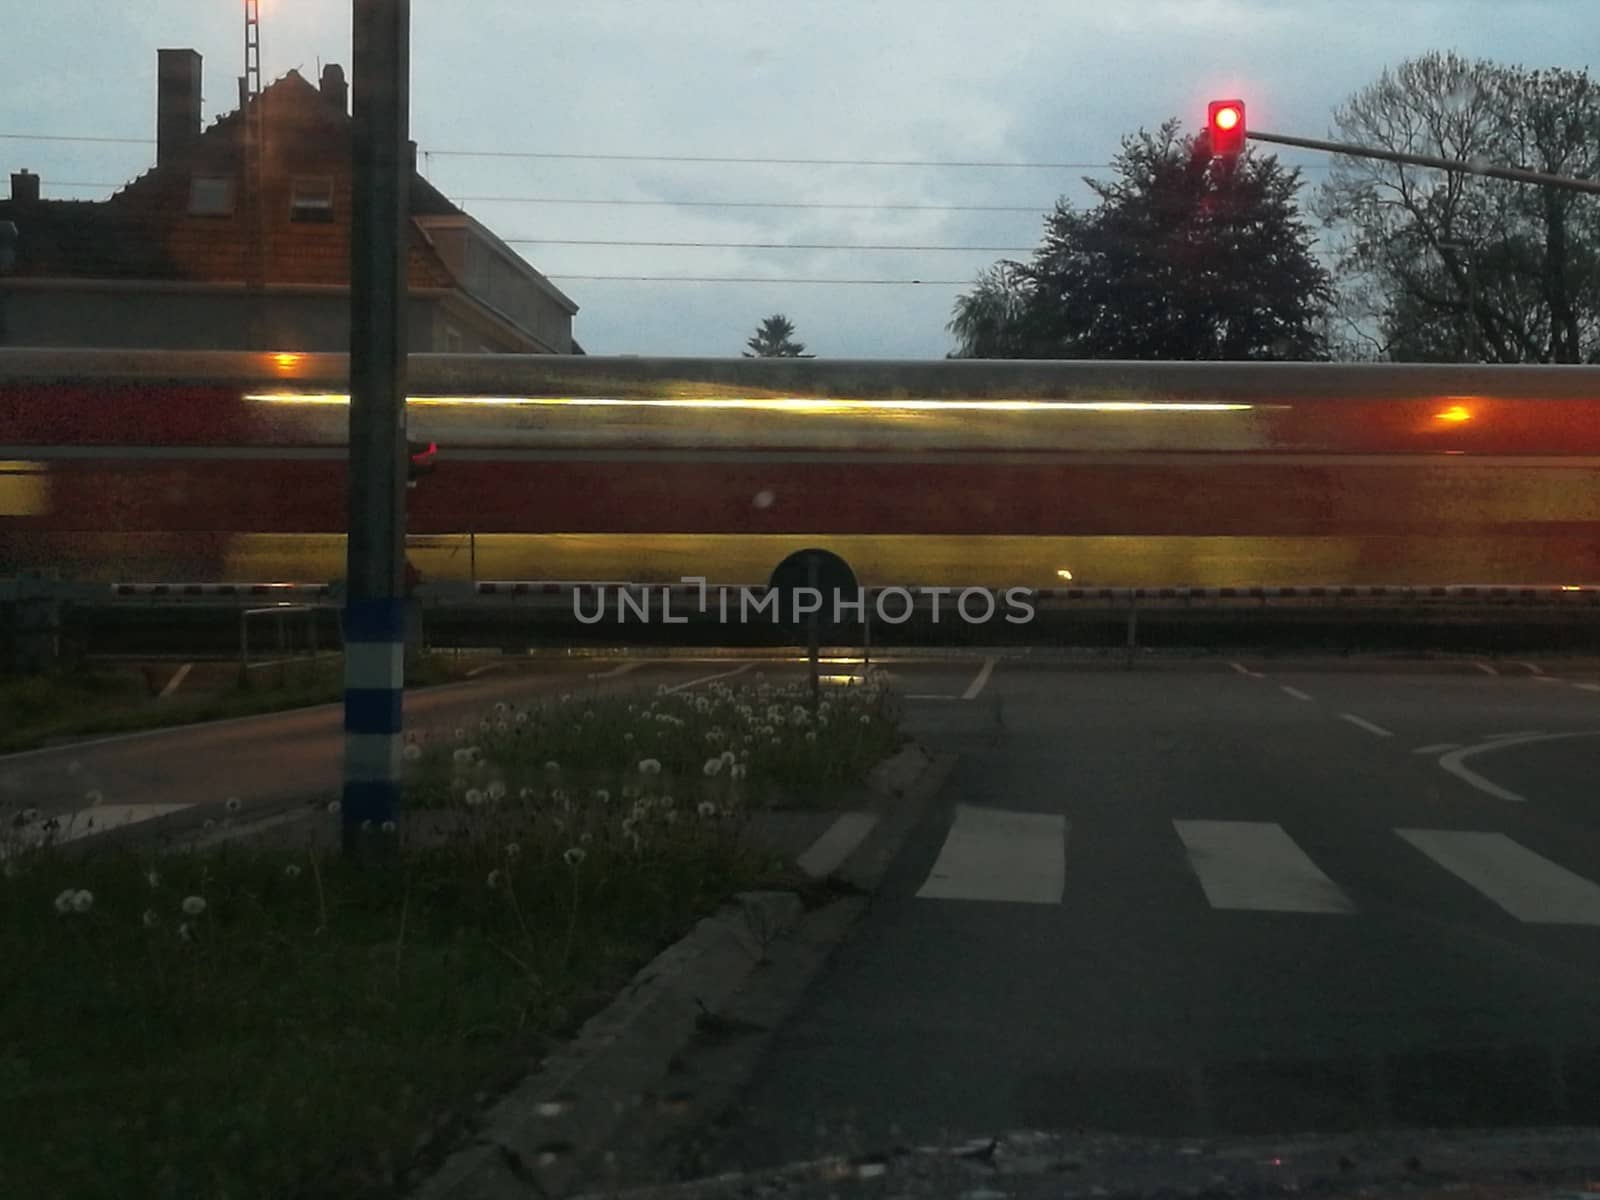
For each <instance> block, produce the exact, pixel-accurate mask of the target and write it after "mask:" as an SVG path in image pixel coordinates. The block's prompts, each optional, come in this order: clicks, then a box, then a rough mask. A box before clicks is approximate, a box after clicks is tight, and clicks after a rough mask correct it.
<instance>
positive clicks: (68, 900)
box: [55, 888, 78, 913]
mask: <svg viewBox="0 0 1600 1200" xmlns="http://www.w3.org/2000/svg"><path fill="white" fill-rule="evenodd" d="M77 894H78V892H77V889H76V888H68V889H67V890H66V891H64V892H61V893H59V894H57V896H56V900H55V904H56V911H57V912H58V913H69V912H71V911H72V898H73V897H74V896H76V895H77Z"/></svg>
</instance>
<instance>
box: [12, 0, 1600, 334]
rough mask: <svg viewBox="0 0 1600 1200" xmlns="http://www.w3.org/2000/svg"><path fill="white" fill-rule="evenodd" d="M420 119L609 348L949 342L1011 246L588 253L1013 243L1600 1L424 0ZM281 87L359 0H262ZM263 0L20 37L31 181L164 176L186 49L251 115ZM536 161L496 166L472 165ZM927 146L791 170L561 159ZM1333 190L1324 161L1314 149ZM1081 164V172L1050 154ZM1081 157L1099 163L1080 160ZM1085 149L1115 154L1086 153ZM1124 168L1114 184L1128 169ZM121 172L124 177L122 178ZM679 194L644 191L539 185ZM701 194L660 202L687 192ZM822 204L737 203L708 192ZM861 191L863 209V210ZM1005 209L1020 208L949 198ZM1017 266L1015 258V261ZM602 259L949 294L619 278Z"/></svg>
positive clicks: (60, 185) (33, 21)
mask: <svg viewBox="0 0 1600 1200" xmlns="http://www.w3.org/2000/svg"><path fill="white" fill-rule="evenodd" d="M412 8H413V18H412V22H413V28H412V37H413V42H412V69H413V82H412V102H411V123H412V136H413V137H414V138H415V139H416V140H417V142H418V143H419V145H420V147H421V150H422V152H423V166H424V168H425V170H426V173H427V174H428V176H429V178H431V179H432V180H433V182H434V183H435V184H436V185H437V186H439V187H440V188H441V189H442V190H443V191H444V192H445V193H446V194H447V195H449V196H451V197H452V198H454V199H457V200H458V201H460V202H461V203H462V204H463V206H464V207H466V208H467V209H468V210H469V211H470V212H472V213H473V214H474V215H475V216H477V217H478V218H479V219H480V220H482V221H483V222H484V223H486V224H487V225H488V226H489V227H490V228H492V229H494V230H495V231H496V232H497V233H499V234H500V235H501V236H502V237H504V238H506V239H508V240H511V239H544V240H543V241H527V242H523V241H518V242H517V243H516V244H517V247H518V249H519V250H520V251H521V252H522V253H523V254H524V255H525V256H526V257H527V258H528V260H529V261H530V262H532V263H533V264H534V265H535V266H537V267H538V268H539V269H540V270H542V271H544V272H545V273H546V274H548V275H550V276H552V277H554V278H555V279H556V282H557V283H558V284H559V286H561V287H562V288H563V290H565V291H566V292H567V293H568V294H569V295H571V296H572V297H573V299H574V300H576V301H577V302H578V303H579V304H580V305H581V306H582V311H581V312H580V313H579V316H578V318H577V325H576V331H577V335H578V337H579V339H580V340H581V341H582V342H583V344H584V346H585V348H586V349H587V350H588V351H589V352H590V353H591V354H630V353H631V354H669V355H670V354H706V355H730V354H736V353H738V351H739V350H740V349H741V347H742V344H743V341H744V339H745V338H746V337H747V336H748V335H749V334H750V332H751V331H752V330H753V328H754V326H755V325H756V324H757V322H758V321H759V319H760V318H761V317H762V316H764V315H765V314H767V313H771V312H775V311H782V312H785V313H787V314H788V315H789V317H790V318H791V319H792V320H793V321H794V322H795V324H796V326H797V327H798V330H799V336H800V338H801V340H802V341H804V342H806V343H807V345H808V347H809V348H810V349H811V350H813V351H814V352H816V353H818V354H820V355H824V356H827V357H888V358H938V357H942V356H943V354H944V353H945V352H946V351H947V350H948V349H949V348H950V346H951V341H950V338H949V335H948V334H947V333H946V332H945V328H944V327H945V323H946V322H947V321H948V319H949V316H950V311H951V305H952V303H953V301H954V299H955V297H956V296H957V295H958V294H959V293H960V292H961V290H962V289H963V286H965V285H964V283H961V282H956V283H950V282H940V281H969V280H971V279H972V278H973V276H974V275H975V274H976V272H977V271H978V270H980V269H981V268H982V267H983V266H985V265H986V264H988V263H990V262H992V261H994V260H995V259H996V258H1000V257H1005V256H1006V255H1005V253H1004V252H1002V251H991V250H960V251H938V250H926V249H919V250H907V251H881V250H878V251H874V250H860V249H845V250H832V249H814V250H813V249H748V248H745V249H733V248H692V249H690V248H638V247H615V246H594V245H561V244H554V243H556V242H561V241H568V242H570V241H582V240H589V241H645V242H664V241H665V242H764V243H779V244H780V245H782V246H793V245H795V244H797V243H806V244H816V243H821V244H826V245H834V244H849V245H862V244H867V245H886V244H888V245H913V246H918V247H928V246H954V247H1007V248H1009V247H1015V248H1017V252H1018V253H1023V252H1025V248H1026V247H1030V246H1032V245H1034V244H1035V243H1036V241H1037V240H1038V235H1039V231H1040V222H1041V217H1042V215H1043V213H1044V212H1045V211H1046V210H1047V209H1048V208H1049V207H1050V205H1051V204H1052V203H1053V202H1054V200H1055V199H1056V197H1058V196H1061V195H1067V196H1068V197H1070V198H1072V199H1074V200H1075V201H1078V200H1081V198H1082V197H1083V195H1084V189H1083V187H1082V185H1081V182H1080V180H1081V177H1082V176H1083V175H1084V174H1086V173H1090V172H1091V170H1092V169H1093V168H1092V164H1104V163H1105V162H1106V161H1107V160H1108V159H1109V158H1110V157H1111V156H1112V155H1113V154H1114V153H1115V151H1116V149H1117V142H1118V139H1119V137H1120V136H1121V135H1123V134H1124V133H1127V132H1130V131H1133V130H1135V129H1137V128H1138V127H1140V126H1141V125H1143V126H1146V127H1153V126H1155V125H1158V124H1159V123H1160V122H1161V121H1162V120H1163V119H1164V118H1167V117H1169V116H1178V117H1181V118H1182V119H1184V121H1185V123H1186V124H1188V125H1191V126H1192V125H1193V124H1194V123H1195V120H1196V114H1201V115H1203V113H1204V110H1205V101H1206V100H1207V99H1208V98H1211V97H1216V96H1222V95H1238V96H1242V97H1244V98H1245V99H1246V100H1247V102H1248V104H1249V107H1250V120H1251V123H1252V124H1253V125H1254V126H1256V127H1257V128H1261V129H1271V130H1276V131H1280V132H1292V133H1301V134H1306V135H1310V136H1324V135H1326V134H1327V133H1328V131H1329V130H1328V118H1329V112H1330V110H1331V108H1332V107H1333V106H1334V105H1335V104H1337V103H1338V102H1339V101H1340V100H1341V99H1343V98H1344V97H1345V96H1346V95H1348V94H1349V93H1350V92H1351V91H1353V90H1354V89H1357V88H1359V87H1361V86H1363V85H1364V84H1366V83H1368V82H1370V81H1371V80H1372V79H1373V78H1374V77H1376V75H1377V74H1378V72H1379V71H1380V70H1381V69H1382V68H1383V67H1384V66H1385V65H1387V64H1392V63H1394V62H1397V61H1398V60H1400V59H1401V58H1404V57H1406V56H1408V55H1411V54H1416V53H1420V52H1422V51H1426V50H1431V49H1441V50H1450V49H1453V50H1457V51H1459V52H1461V53H1464V54H1467V55H1471V56H1484V57H1493V58H1496V59H1499V60H1501V61H1507V62H1522V63H1524V64H1526V65H1529V66H1569V67H1584V66H1587V65H1589V64H1587V63H1586V62H1585V61H1584V59H1583V58H1582V51H1583V49H1584V48H1585V47H1593V46H1595V45H1596V44H1597V43H1596V42H1595V40H1594V36H1593V31H1594V28H1595V26H1594V18H1595V15H1596V14H1595V12H1594V11H1593V10H1594V3H1593V0H1381V2H1374V0H1088V2H1084V0H1054V2H1053V3H1052V2H1045V0H1037V2H1033V3H1028V2H1024V0H790V2H788V3H778V2H776V0H676V2H674V3H667V2H666V0H567V2H565V3H559V4H558V3H541V2H538V0H534V2H530V0H414V2H413V5H412ZM261 9H262V18H263V30H264V33H263V66H264V69H265V74H266V76H267V77H268V79H271V78H275V77H277V76H279V75H282V74H284V73H285V72H287V71H289V70H291V69H294V70H299V71H300V72H301V73H302V74H304V75H305V76H307V78H310V79H313V80H314V79H315V78H316V76H317V71H318V64H319V63H326V62H339V63H342V64H345V65H346V67H347V68H348V65H349V62H350V5H349V3H348V0H342V2H341V0H262V4H261ZM242 28H243V2H242V0H140V3H137V4H110V3H107V2H106V0H51V3H49V4H40V5H35V6H31V7H30V9H29V12H28V15H27V18H26V20H12V21H8V22H7V29H6V34H5V39H4V45H3V46H0V134H4V135H7V136H5V137H4V138H0V149H3V153H4V155H5V158H6V159H7V162H6V163H5V170H6V171H7V173H9V171H10V170H15V169H18V168H22V167H28V168H31V169H33V170H35V171H38V172H40V173H41V174H42V175H43V177H44V186H45V195H46V196H51V197H75V198H81V199H90V198H97V197H100V196H103V195H105V194H106V193H107V192H108V191H109V188H110V186H115V185H119V184H121V183H122V182H125V181H126V180H127V179H129V178H131V177H132V176H134V175H136V174H137V173H138V172H139V171H141V170H143V169H145V168H146V167H147V166H148V165H149V164H150V162H151V161H152V158H153V155H154V146H153V144H150V145H144V144H97V143H86V142H64V141H55V140H21V139H19V138H18V137H16V136H14V135H46V134H54V135H77V136H101V137H124V138H153V135H154V120H155V67H156V50H157V48H159V47H171V46H192V47H194V48H195V49H197V50H199V51H200V53H201V54H202V55H203V56H204V59H205V80H206V86H205V93H206V103H205V119H206V122H207V123H208V124H209V122H210V121H211V120H212V119H213V118H214V117H215V116H216V115H218V114H219V113H221V112H225V111H227V110H228V109H231V108H233V107H234V106H235V105H236V102H237V83H236V78H237V76H238V75H239V74H240V72H241V71H242V69H243V68H242V61H243V50H242V42H243V37H242ZM482 151H495V152H502V153H503V152H508V151H510V152H518V153H522V154H526V155H528V157H497V158H488V157H475V156H473V154H472V153H471V152H482ZM562 154H590V155H624V156H635V155H656V156H683V157H696V156H699V157H721V158H736V159H760V158H792V159H793V158H800V159H827V160H841V159H848V160H872V161H876V162H881V161H884V160H890V161H899V162H903V161H905V160H913V161H916V162H931V163H950V162H984V163H1019V164H1033V165H1031V166H1003V167H997V166H987V167H956V166H898V165H896V166H882V165H830V164H824V165H779V164H772V163H753V162H736V163H704V162H671V161H638V160H635V159H628V160H623V161H605V160H585V159H575V158H562V157H536V156H537V155H562ZM1284 157H1285V158H1286V159H1288V160H1290V161H1296V162H1304V163H1307V164H1310V166H1311V169H1310V170H1308V172H1307V176H1308V179H1309V180H1311V181H1312V182H1315V181H1316V180H1317V179H1320V178H1321V176H1322V170H1321V169H1319V167H1320V166H1321V165H1322V162H1323V160H1321V159H1319V157H1318V156H1316V155H1308V154H1293V153H1291V154H1285V155H1284ZM1040 164H1052V165H1040ZM1061 164H1074V165H1061ZM1075 164H1090V165H1089V166H1077V165H1075ZM1099 173H1103V170H1102V171H1100V172H1099ZM108 185H109V186H108ZM539 199H543V200H562V201H570V200H587V201H598V200H604V201H621V200H626V201H650V202H652V203H646V204H638V203H632V204H616V203H608V204H597V203H586V204H572V203H559V204H558V203H536V202H534V201H535V200H539ZM664 201H666V202H673V203H660V202H664ZM690 201H699V202H708V201H721V202H729V201H731V202H739V203H742V204H765V205H774V204H794V205H805V206H807V207H794V208H779V207H709V206H703V205H702V206H695V205H691V204H689V203H686V202H690ZM852 205H853V206H859V207H842V206H852ZM874 206H983V207H991V208H993V207H999V208H1017V209H1020V210H1021V211H949V210H948V209H940V208H937V207H912V208H907V207H899V208H895V207H874ZM1012 256H1013V257H1014V256H1016V255H1012ZM585 275H646V276H696V277H704V276H717V277H730V276H732V277H750V276H754V277H758V278H760V279H763V280H765V279H773V280H779V279H782V280H795V279H805V280H839V279H853V280H861V279H872V280H924V281H927V282H924V283H922V284H920V285H916V286H888V285H876V284H873V285H869V284H844V283H819V282H807V283H800V282H777V281H774V282H770V283H767V282H761V283H688V282H659V281H649V282H619V281H601V280H593V279H582V278H575V276H585Z"/></svg>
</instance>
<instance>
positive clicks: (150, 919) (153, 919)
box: [139, 908, 161, 929]
mask: <svg viewBox="0 0 1600 1200" xmlns="http://www.w3.org/2000/svg"><path fill="white" fill-rule="evenodd" d="M139 920H140V921H142V922H144V927H145V928H146V929H154V928H155V927H156V926H157V925H159V924H161V918H160V917H158V916H156V910H155V909H153V908H147V909H145V910H144V915H143V916H141V917H140V918H139Z"/></svg>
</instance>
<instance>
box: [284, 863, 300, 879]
mask: <svg viewBox="0 0 1600 1200" xmlns="http://www.w3.org/2000/svg"><path fill="white" fill-rule="evenodd" d="M283 873H284V874H285V875H286V876H288V877H289V878H290V879H299V878H300V864H299V863H290V864H289V865H288V866H287V867H285V868H284V869H283Z"/></svg>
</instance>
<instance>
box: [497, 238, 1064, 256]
mask: <svg viewBox="0 0 1600 1200" xmlns="http://www.w3.org/2000/svg"><path fill="white" fill-rule="evenodd" d="M501 241H504V242H509V243H510V244H511V245H513V246H635V247H665V248H669V249H694V250H937V251H945V250H949V251H972V252H978V251H982V252H984V253H990V254H1030V253H1032V252H1033V250H1034V249H1035V248H1036V247H1033V246H907V245H875V244H870V243H866V242H632V241H618V240H615V239H611V238H529V237H508V238H502V239H501Z"/></svg>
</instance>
